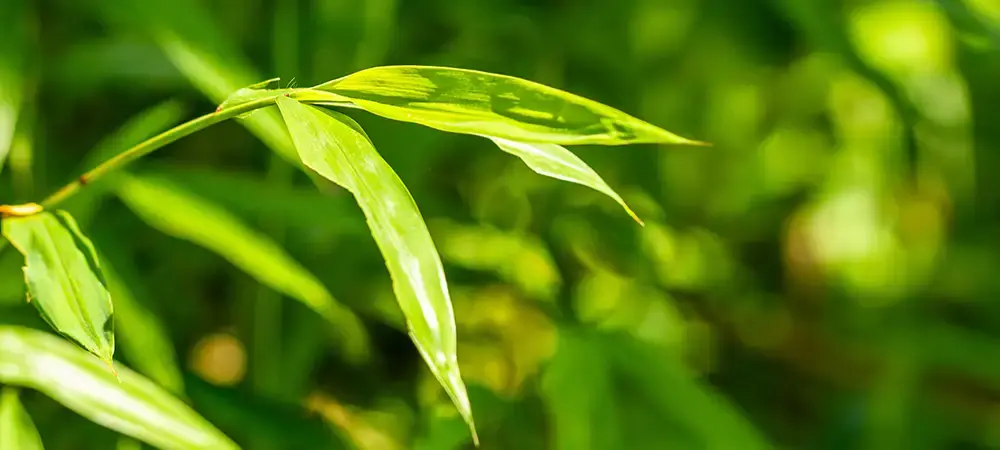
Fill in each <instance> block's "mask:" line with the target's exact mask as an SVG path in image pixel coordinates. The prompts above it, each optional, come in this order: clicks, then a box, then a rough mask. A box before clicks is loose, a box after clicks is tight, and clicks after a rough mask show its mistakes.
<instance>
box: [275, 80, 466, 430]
mask: <svg viewBox="0 0 1000 450" xmlns="http://www.w3.org/2000/svg"><path fill="white" fill-rule="evenodd" d="M277 103H278V108H279V109H280V110H281V114H282V116H284V118H285V123H286V124H287V125H288V130H289V132H290V133H291V135H292V141H293V142H294V143H295V148H296V149H297V150H298V152H299V156H300V157H301V158H302V162H303V163H304V164H305V165H306V166H307V167H309V168H311V169H312V170H315V171H316V172H317V173H319V174H320V175H322V176H324V177H326V178H328V179H329V180H331V181H333V182H334V183H337V184H339V185H341V186H343V187H344V188H345V189H347V190H348V191H350V192H351V193H352V194H353V195H354V197H355V199H357V201H358V205H360V206H361V210H362V211H363V212H364V215H365V217H366V218H367V219H368V225H369V227H370V228H371V232H372V236H373V237H374V238H375V242H376V243H377V244H378V247H379V250H380V251H381V252H382V256H383V257H384V258H385V262H386V266H387V267H388V269H389V274H390V275H391V277H392V280H393V290H394V291H395V293H396V299H397V300H398V301H399V305H400V307H401V308H402V310H403V314H404V315H405V316H406V321H407V324H408V326H409V329H410V337H411V338H412V339H413V341H414V343H416V346H417V349H418V350H419V351H420V354H421V355H422V356H423V358H424V360H425V361H426V362H427V364H428V365H429V366H430V369H431V372H432V373H433V374H434V376H435V377H436V378H437V380H438V381H439V382H440V383H441V385H442V386H444V389H445V391H447V392H448V395H450V396H451V398H452V400H453V401H454V403H455V405H456V406H457V407H458V410H459V412H460V413H461V414H462V417H463V418H464V419H465V421H466V422H467V423H468V424H469V428H470V429H471V431H472V434H473V437H474V439H476V440H478V438H476V437H475V436H476V431H475V425H474V423H473V419H472V408H471V406H470V404H469V397H468V393H467V392H466V389H465V383H463V382H462V377H461V375H460V373H459V369H458V356H457V348H456V347H457V338H456V331H455V316H454V312H453V310H452V305H451V298H450V297H449V294H448V285H447V283H446V281H445V276H444V269H443V267H442V264H441V258H440V257H439V256H438V252H437V249H436V248H435V247H434V242H433V241H431V236H430V233H429V232H428V231H427V225H426V224H425V223H424V219H423V217H421V215H420V211H419V210H418V209H417V205H416V203H415V202H414V201H413V198H412V197H411V196H410V192H409V191H408V190H407V189H406V186H404V185H403V182H402V181H401V180H400V179H399V177H398V176H397V175H396V173H395V172H393V170H392V168H391V167H389V165H388V164H387V163H386V162H385V160H383V159H382V157H381V156H380V155H379V154H378V152H377V151H376V150H375V147H374V146H373V145H372V143H371V141H370V140H369V139H368V136H367V135H365V133H364V131H362V130H361V127H360V126H359V125H358V124H357V123H356V122H354V121H353V120H351V119H350V118H348V117H347V116H344V115H342V114H338V113H335V112H328V111H324V110H321V109H318V108H315V107H311V106H306V105H303V104H301V103H299V102H297V101H295V100H292V99H289V98H286V97H279V98H278V100H277Z"/></svg>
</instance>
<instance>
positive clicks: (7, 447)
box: [0, 388, 44, 450]
mask: <svg viewBox="0 0 1000 450" xmlns="http://www.w3.org/2000/svg"><path fill="white" fill-rule="evenodd" d="M43 448H44V447H42V438H41V436H39V435H38V430H37V429H35V424H34V422H32V421H31V416H29V415H28V412H27V411H25V410H24V406H22V405H21V400H20V399H19V398H18V391H17V389H15V388H4V389H3V391H2V392H0V450H42V449H43Z"/></svg>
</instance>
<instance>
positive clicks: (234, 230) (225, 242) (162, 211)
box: [116, 175, 369, 361]
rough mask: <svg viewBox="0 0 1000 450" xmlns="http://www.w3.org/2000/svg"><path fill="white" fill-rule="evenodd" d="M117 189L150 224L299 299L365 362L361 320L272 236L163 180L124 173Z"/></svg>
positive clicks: (356, 358)
mask: <svg viewBox="0 0 1000 450" xmlns="http://www.w3.org/2000/svg"><path fill="white" fill-rule="evenodd" d="M116 189H117V193H118V196H119V197H120V198H121V199H122V201H124V202H125V204H126V205H128V207H129V208H130V209H132V211H134V212H135V213H136V214H137V215H138V216H139V217H140V218H142V219H143V220H144V221H145V222H146V223H148V224H149V225H150V226H152V227H153V228H156V229H158V230H160V231H162V232H164V233H166V234H168V235H171V236H174V237H176V238H179V239H184V240H187V241H190V242H193V243H195V244H197V245H199V246H202V247H204V248H207V249H209V250H211V251H212V252H215V253H216V254H218V255H220V256H222V257H223V258H225V259H226V260H228V261H229V262H231V263H232V264H233V265H235V266H237V267H239V268H240V269H241V270H243V271H245V272H246V273H248V274H250V275H251V276H253V277H254V278H256V279H257V280H258V281H260V282H261V283H263V284H264V285H266V286H269V287H270V288H272V289H274V290H275V291H278V292H280V293H282V294H285V295H288V296H289V297H292V298H294V299H296V300H299V301H301V302H302V303H303V304H305V305H306V306H308V307H309V308H311V309H312V310H314V311H316V312H317V313H318V314H320V315H321V316H323V317H324V318H325V319H327V320H328V321H329V322H330V323H331V325H333V327H332V328H333V330H332V331H333V333H334V334H335V335H336V336H337V343H338V345H341V346H342V348H343V350H344V353H345V356H346V357H347V358H349V359H350V360H352V361H360V360H363V359H365V358H367V356H368V351H369V344H368V335H367V334H366V332H365V329H364V325H362V323H361V321H360V319H359V318H358V317H357V316H356V315H354V313H353V312H351V310H350V309H347V308H346V307H344V306H343V305H342V304H340V303H338V302H337V301H336V300H335V299H334V298H333V296H332V295H331V294H330V293H329V292H328V291H327V289H326V287H324V286H323V284H322V283H320V281H319V280H317V279H316V277H314V276H313V275H312V274H311V273H309V271H308V270H306V269H305V268H304V267H302V266H301V265H300V264H299V263H298V262H296V261H295V260H294V259H292V257H291V256H289V255H288V254H287V253H286V252H285V251H284V250H282V249H281V247H279V246H278V245H277V244H275V243H274V242H273V241H272V240H271V239H270V238H268V237H267V236H265V235H263V234H262V233H259V232H256V231H254V230H252V229H251V228H249V227H248V226H247V225H245V224H243V223H242V222H241V221H240V220H239V219H238V218H236V217H234V216H233V215H231V214H230V213H229V212H227V211H225V210H223V209H221V208H219V207H218V206H216V205H215V204H212V203H210V202H208V201H206V200H204V199H201V198H198V197H197V196H195V195H193V194H191V193H190V192H186V191H184V190H183V189H182V188H180V187H179V186H177V185H175V184H171V183H170V182H168V181H166V180H164V179H157V178H155V177H149V176H146V177H140V176H136V175H123V176H122V177H121V179H120V180H118V184H117V186H116Z"/></svg>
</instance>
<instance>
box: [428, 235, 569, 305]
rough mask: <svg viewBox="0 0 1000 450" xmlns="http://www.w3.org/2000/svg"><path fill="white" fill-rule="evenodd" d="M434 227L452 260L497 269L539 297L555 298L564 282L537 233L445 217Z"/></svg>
mask: <svg viewBox="0 0 1000 450" xmlns="http://www.w3.org/2000/svg"><path fill="white" fill-rule="evenodd" d="M430 228H431V231H432V232H433V235H434V238H435V239H437V244H438V248H439V249H440V251H441V255H442V256H443V257H444V259H445V261H448V262H449V263H451V264H455V265H457V266H460V267H465V268H469V269H473V270H487V271H491V272H494V273H496V274H497V275H498V276H499V277H500V279H502V280H504V281H506V282H509V283H512V284H514V285H516V286H517V287H519V288H520V289H521V290H523V291H524V292H525V293H526V294H528V295H530V296H531V297H533V298H536V299H538V300H545V301H550V300H552V299H554V298H555V295H556V294H557V293H558V292H559V288H560V287H561V286H562V279H561V277H560V274H559V269H558V268H557V267H556V263H555V261H554V260H553V258H552V254H551V253H550V252H549V249H548V248H547V247H546V246H545V243H544V242H542V240H541V239H538V238H537V237H535V236H530V235H525V234H521V233H517V232H510V231H505V230H499V229H496V228H493V227H489V226H471V225H462V224H458V223H452V222H447V221H443V220H437V221H433V222H431V223H430Z"/></svg>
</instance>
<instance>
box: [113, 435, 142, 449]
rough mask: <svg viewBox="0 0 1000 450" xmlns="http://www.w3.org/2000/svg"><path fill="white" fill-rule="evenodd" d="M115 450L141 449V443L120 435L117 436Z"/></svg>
mask: <svg viewBox="0 0 1000 450" xmlns="http://www.w3.org/2000/svg"><path fill="white" fill-rule="evenodd" d="M115 450H142V443H141V442H139V441H137V440H135V439H132V438H130V437H125V436H122V437H120V438H118V444H117V445H115Z"/></svg>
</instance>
